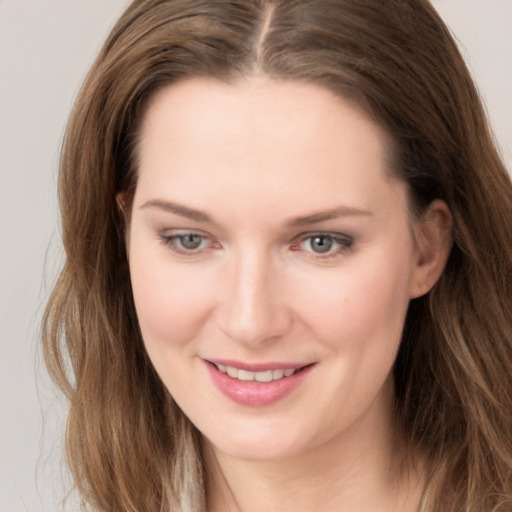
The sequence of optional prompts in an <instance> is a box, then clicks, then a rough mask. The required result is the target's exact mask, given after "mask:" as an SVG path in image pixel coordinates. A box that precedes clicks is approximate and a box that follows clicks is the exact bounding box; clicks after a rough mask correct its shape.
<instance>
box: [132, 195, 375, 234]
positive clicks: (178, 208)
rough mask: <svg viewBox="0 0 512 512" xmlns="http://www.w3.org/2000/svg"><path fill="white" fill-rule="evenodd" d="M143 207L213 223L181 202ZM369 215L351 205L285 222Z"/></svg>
mask: <svg viewBox="0 0 512 512" xmlns="http://www.w3.org/2000/svg"><path fill="white" fill-rule="evenodd" d="M143 208H157V209H160V210H164V211H166V212H169V213H173V214H175V215H179V216H180V217H186V218H187V219H191V220H193V221H196V222H206V223H213V221H212V219H211V217H210V216H209V215H208V214H207V213H205V212H203V211H201V210H196V209H194V208H190V207H188V206H183V205H181V204H178V203H174V202H172V201H166V200H163V199H151V200H150V201H147V202H145V203H144V204H143V205H142V206H141V209H143ZM369 215H373V213H372V212H371V211H369V210H364V209H361V208H355V207H351V206H339V207H337V208H332V209H330V210H327V211H323V212H317V213H312V214H310V215H305V216H301V217H296V218H293V219H290V220H288V221H287V222H286V223H285V224H286V226H288V227H292V228H293V227H301V226H307V225H309V224H317V223H319V222H325V221H328V220H332V219H337V218H339V217H356V216H369Z"/></svg>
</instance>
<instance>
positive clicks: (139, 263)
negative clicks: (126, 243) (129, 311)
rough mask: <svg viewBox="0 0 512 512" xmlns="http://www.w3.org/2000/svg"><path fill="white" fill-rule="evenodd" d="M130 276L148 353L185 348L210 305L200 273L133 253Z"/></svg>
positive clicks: (161, 258) (163, 258)
mask: <svg viewBox="0 0 512 512" xmlns="http://www.w3.org/2000/svg"><path fill="white" fill-rule="evenodd" d="M130 274H131V281H132V288H133V295H134V301H135V307H136V310H137V317H138V320H139V325H140V328H141V332H142V336H143V338H144V341H145V343H146V345H147V346H148V349H149V348H150V346H151V345H156V344H165V345H169V344H172V345H174V346H177V345H182V344H185V343H186V342H187V341H189V340H190V339H192V338H193V337H194V335H195V334H196V333H197V332H198V330H200V328H201V326H202V324H203V321H204V319H205V318H206V317H207V315H208V311H209V306H208V303H209V301H210V299H209V297H208V294H207V290H208V288H207V287H206V286H205V280H204V279H203V278H202V276H201V273H198V272H195V271H192V272H191V271H190V270H189V269H185V268H184V267H182V266H180V265H179V264H176V263H175V262H171V261H169V259H167V258H165V257H161V256H159V257H153V258H149V257H146V256H145V255H144V254H142V253H137V252H136V251H134V252H133V253H132V254H131V258H130Z"/></svg>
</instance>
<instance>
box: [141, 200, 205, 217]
mask: <svg viewBox="0 0 512 512" xmlns="http://www.w3.org/2000/svg"><path fill="white" fill-rule="evenodd" d="M143 208H158V209H160V210H164V211H166V212H169V213H174V214H175V215H179V216H180V217H186V218H187V219H191V220H195V221H196V222H211V218H210V217H209V215H207V214H206V213H204V212H202V211H201V210H195V209H194V208H189V207H187V206H183V205H181V204H178V203H173V202H171V201H164V200H163V199H151V200H150V201H147V202H145V203H144V204H143V205H142V206H141V209H143Z"/></svg>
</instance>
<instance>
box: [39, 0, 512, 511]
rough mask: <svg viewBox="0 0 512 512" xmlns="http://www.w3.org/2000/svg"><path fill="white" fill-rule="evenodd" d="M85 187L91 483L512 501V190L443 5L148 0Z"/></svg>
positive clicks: (83, 454)
mask: <svg viewBox="0 0 512 512" xmlns="http://www.w3.org/2000/svg"><path fill="white" fill-rule="evenodd" d="M60 200H61V211H62V219H63V239H64V240H63V241H64V246H65V249H66V255H67V259H66V263H65V267H64V269H63V271H62V274H61V277H60V279H59V281H58V283H57V285H56V287H55V290H54V293H53V296H52V298H51V300H50V303H49V305H48V308H47V312H46V316H45V324H44V348H45V355H46V360H47V364H48V367H49V369H50V372H51V373H52V375H53V377H54V379H55V380H56V381H57V383H58V384H59V385H60V386H61V388H62V389H64V391H65V392H66V393H67V396H68V398H69V400H70V405H71V408H70V413H69V420H68V432H67V453H68V459H69V463H70V467H71V470H72V472H73V475H74V479H75V482H76V485H77V487H78V490H79V491H80V493H81V495H82V496H83V499H84V503H87V504H89V505H91V506H92V507H93V508H94V509H96V510H102V511H119V510H134V511H135V510H137V511H141V510H148V511H149V510H185V511H189V510H191V511H195V510H208V511H209V512H215V511H223V510H233V511H239V510H240V511H251V510H301V511H302V510H303V511H307V510H310V509H312V508H313V507H316V508H320V509H321V510H336V511H343V510H351V511H355V510H374V511H377V510H404V511H418V510H421V511H439V510H443V511H444V510H446V511H460V510H468V511H482V512H483V511H489V510H496V511H498V510H510V509H511V508H512V488H511V487H512V486H511V470H512V455H511V454H512V436H511V435H510V434H509V431H510V422H511V418H510V414H511V413H510V411H511V410H512V407H511V406H512V404H511V397H512V389H511V387H512V384H511V379H510V374H511V361H510V355H511V348H512V346H511V344H512V332H511V320H512V318H511V317H512V297H511V293H510V284H511V276H512V248H511V247H510V245H511V242H510V236H509V231H510V226H511V225H512V187H511V183H510V179H509V177H508V175H507V173H506V171H505V169H504V166H503V164H502V162H501V161H500V159H499V156H498V154H497V152H496V149H495V148H494V145H493V142H492V137H491V135H490V132H489V128H488V126H487V122H486V119H485V116H484V113H483V109H482V106H481V103H480V100H479V98H478V95H477V93H476V90H475V87H474V85H473V83H472V81H471V78H470V76H469V73H468V71H467V69H466V67H465V65H464V63H463V60H462V58H461V56H460V55H459V53H458V51H457V48H456V45H455V43H454V42H453V40H452V39H451V36H450V35H449V33H448V30H447V29H446V27H445V26H444V24H443V23H442V21H441V20H440V19H439V17H438V15H437V14H436V13H435V11H434V10H433V9H432V7H431V6H430V5H429V4H428V2H426V1H425V0H414V1H413V0H411V1H407V2H404V1H402V0H387V1H384V2H382V1H376V0H372V1H369V0H366V1H361V0H358V1H355V0H350V1H349V0H336V1H334V0H333V1H331V0H328V1H326V0H323V1H307V0H306V1H305V0H301V1H268V2H266V1H247V0H246V1H240V2H227V1H215V2H212V1H208V2H206V1H199V0H196V1H194V0H187V1H184V0H183V1H156V0H143V1H136V2H133V4H131V5H130V6H129V7H128V9H127V11H126V12H125V13H124V14H123V16H122V17H121V19H120V20H119V21H118V23H117V25H116V26H115V27H114V29H113V31H112V33H111V35H110V36H109V38H108V40H107V41H106V43H105V45H104V47H103V49H102V51H101V52H100V55H99V57H98V59H97V61H96V62H95V64H94V65H93V67H92V69H91V71H90V73H89V75H88V77H87V79H86V81H85V84H84V85H83V88H82V91H81V93H80V95H79V97H78V99H77V103H76V106H75V109H74V112H73V114H72V117H71V120H70V123H69V126H68V129H67V134H66V139H65V143H64V148H63V153H62V160H61V174H60ZM68 358H69V360H70V362H71V365H69V364H68V362H67V361H68Z"/></svg>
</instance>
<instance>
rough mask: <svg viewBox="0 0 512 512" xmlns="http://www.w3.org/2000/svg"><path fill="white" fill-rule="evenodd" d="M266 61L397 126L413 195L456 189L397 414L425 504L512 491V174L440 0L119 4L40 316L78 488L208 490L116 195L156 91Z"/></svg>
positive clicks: (105, 492)
mask: <svg viewBox="0 0 512 512" xmlns="http://www.w3.org/2000/svg"><path fill="white" fill-rule="evenodd" d="M254 73H262V74H264V75H266V76H269V77H271V78H276V79H285V80H286V79H289V80H302V81H307V82H313V83H317V84H320V85H322V86H324V87H327V88H329V89H330V90H333V91H335V92H336V93H338V94H341V95H342V96H344V97H350V98H352V99H355V100H356V101H357V102H358V103H359V104H360V105H361V106H362V107H363V108H364V109H365V110H366V111H367V112H368V113H370V114H371V115H372V116H373V118H374V119H375V120H376V121H377V122H378V123H379V124H380V125H381V126H383V127H384V128H385V129H386V130H387V131H388V133H389V134H390V135H391V138H392V139H393V141H394V146H395V147H394V148H393V159H394V164H395V165H394V171H395V172H396V173H397V175H398V176H400V177H401V178H402V179H403V180H404V181H405V182H406V183H407V184H408V186H409V189H410V196H411V205H412V210H413V213H418V212H420V211H421V210H422V209H423V208H424V207H425V206H426V205H428V204H429V203H430V202H431V201H432V200H433V199H435V198H441V199H443V200H444V201H446V203H447V204H448V205H449V207H450V209H451V212H452V214H453V219H454V227H453V248H452V251H451V254H450V258H449V261H448V264H447V267H446V269H445V272H444V273H443V275H442V277H441V279H440V280H439V282H438V283H437V284H436V286H435V287H434V289H433V290H432V291H431V292H430V293H429V294H428V295H427V296H425V297H422V298H419V299H415V300H413V301H412V303H411V305H410V310H409V313H408V317H407V320H406V325H405V328H404V335H403V341H402V345H401V348H400V351H399V355H398V358H397V361H396V363H395V368H394V375H395V385H396V422H397V430H398V431H399V432H400V433H401V435H402V437H403V438H404V440H405V442H406V443H407V446H409V448H410V452H411V453H413V452H415V451H416V450H420V451H421V452H422V453H423V454H424V455H425V457H426V460H427V465H426V473H427V474H426V487H425V490H424V495H423V500H422V506H421V507H422V508H421V510H422V511H431V512H433V511H440V510H446V511H454V512H455V511H457V512H460V511H462V510H466V511H471V512H477V511H481V512H489V511H501V510H510V509H512V474H511V472H512V434H511V429H512V359H511V357H512V292H511V290H512V236H511V227H512V186H511V182H510V179H509V177H508V175H507V172H506V170H505V168H504V166H503V163H502V162H501V160H500V158H499V156H498V154H497V151H496V149H495V146H494V143H493V138H492V135H491V133H490V130H489V127H488V125H487V121H486V118H485V114H484V111H483V108H482V105H481V102H480V100H479V97H478V94H477V92H476V89H475V86H474V84H473V82H472V80H471V77H470V75H469V72H468V70H467V68H466V66H465V64H464V62H463V59H462V58H461V56H460V54H459V52H458V50H457V47H456V45H455V43H454V41H453V39H452V37H451V36H450V33H449V31H448V30H447V28H446V27H445V25H444V24H443V22H442V21H441V19H440V18H439V16H438V15H437V13H436V12H435V11H434V9H433V8H432V7H431V5H430V4H429V3H428V2H427V0H268V1H265V0H230V1H228V0H136V1H134V2H133V3H132V4H131V5H130V6H129V7H128V8H127V10H126V12H125V13H124V14H123V16H122V17H121V18H120V20H119V21H118V22H117V24H116V25H115V27H114V29H113V30H112V32H111V34H110V36H109V37H108V39H107V41H106V42H105V44H104V46H103V48H102V50H101V52H100V54H99V56H98V58H97V60H96V62H95V63H94V65H93V66H92V69H91V70H90V72H89V74H88V76H87V78H86V80H85V83H84V84H83V87H82V89H81V92H80V94H79V96H78V99H77V101H76V104H75V107H74V110H73V113H72V115H71V118H70V121H69V125H68V127H67V131H66V136H65V140H64V144H63V149H62V156H61V166H60V178H59V198H60V208H61V214H62V236H63V244H64V247H65V251H66V261H65V265H64V268H63V270H62V273H61V275H60V278H59V280H58V282H57V283H56V286H55V289H54V291H53V294H52V296H51V299H50V301H49V304H48V306H47V309H46V314H45V318H44V325H43V346H44V354H45V358H46V363H47V366H48V368H49V371H50V373H51V374H52V376H53V378H54V379H55V381H56V382H57V384H58V385H59V386H60V387H61V388H62V389H63V391H64V392H65V393H66V396H67V397H68V399H69V401H70V412H69V419H68V425H67V438H66V447H67V454H68V461H69V465H70V467H71V470H72V473H73V477H74V480H75V482H76V485H77V487H78V490H79V491H80V493H81V496H82V497H83V501H84V504H89V505H91V506H92V507H94V508H95V509H97V510H100V511H105V512H107V511H108V512H119V511H123V512H124V511H126V512H128V511H133V512H135V511H138V512H140V511H143V510H147V511H162V512H163V511H177V510H181V511H194V510H197V511H199V510H203V509H204V491H203V480H202V478H203V471H204V467H203V464H202V459H201V450H200V435H199V433H198V432H197V431H196V430H195V428H194V427H193V425H191V424H190V422H189V420H188V419H187V418H186V417H185V416H184V415H183V413H182V412H181V411H180V410H179V408H178V407H177V406H176V405H175V404H174V403H173V400H172V397H171V396H169V393H168V392H167V390H166V389H165V388H164V386H163V384H162V382H161V381H160V379H159V378H158V376H157V375H156V373H155V370H154V369H153V367H152V365H151V363H150V361H149V359H148V357H147V355H146V352H145V350H144V345H143V342H142V339H141V335H140V332H139V329H138V325H137V318H136V315H135V310H134V305H133V299H132V294H131V288H130V280H129V274H128V263H127V259H126V249H125V240H124V219H123V215H122V214H120V212H119V208H118V207H117V206H116V197H118V194H119V193H122V194H124V197H125V199H126V202H125V208H126V210H129V205H130V198H131V197H132V194H133V191H134V189H135V186H136V179H137V155H136V146H137V137H138V131H139V128H140V124H141V119H142V116H143V115H144V112H145V110H146V106H147V104H148V101H150V99H151V98H152V97H153V95H154V94H155V92H156V91H158V90H159V89H161V88H162V87H164V86H167V85H169V84H172V83H173V82H176V81H177V80H180V79H184V78H187V77H195V76H209V77H214V78H217V79H219V80H224V81H230V80H235V79H236V78H238V77H241V76H247V75H251V74H254ZM126 213H127V212H126V211H125V214H126ZM128 214H129V211H128Z"/></svg>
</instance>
